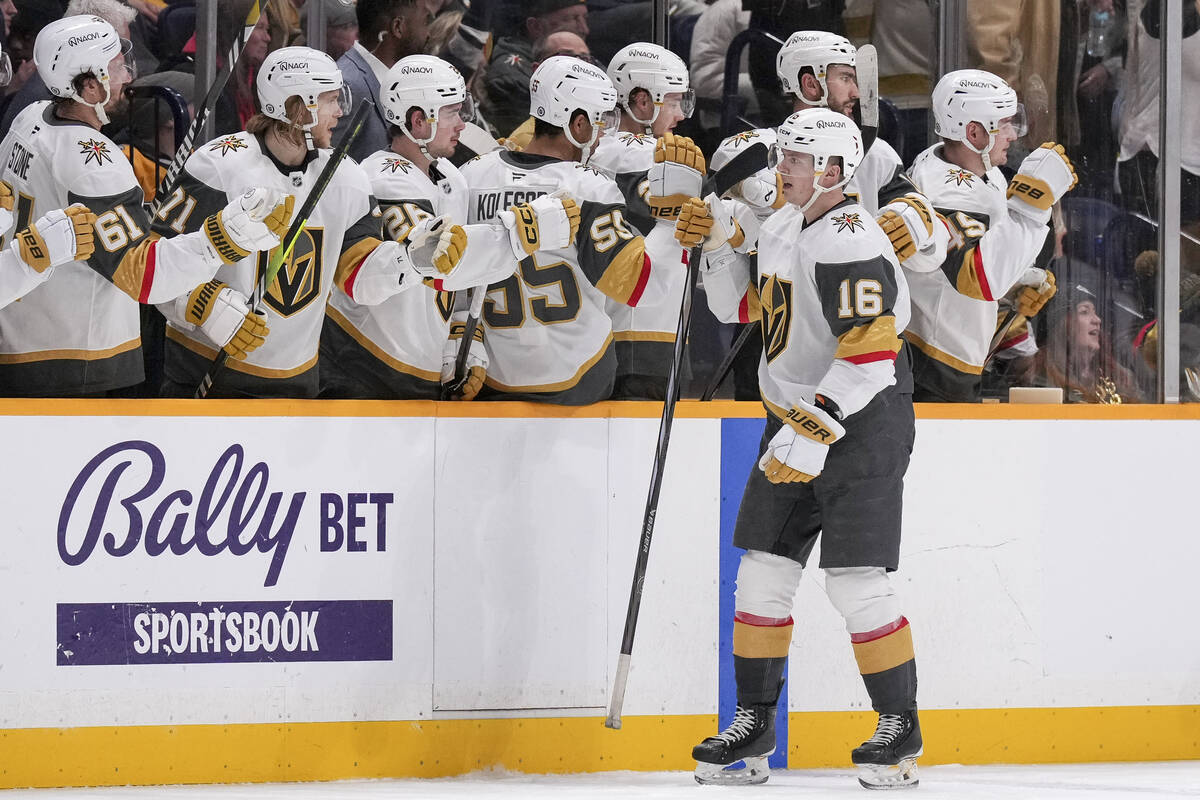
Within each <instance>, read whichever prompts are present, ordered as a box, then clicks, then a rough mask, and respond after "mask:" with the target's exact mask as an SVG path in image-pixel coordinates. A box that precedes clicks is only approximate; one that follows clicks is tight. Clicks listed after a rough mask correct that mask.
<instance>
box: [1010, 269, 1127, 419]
mask: <svg viewBox="0 0 1200 800" xmlns="http://www.w3.org/2000/svg"><path fill="white" fill-rule="evenodd" d="M1099 307H1100V301H1099V299H1098V297H1097V294H1096V292H1095V291H1093V290H1092V289H1090V288H1088V287H1087V286H1084V285H1083V284H1080V283H1072V284H1069V285H1065V286H1063V287H1062V288H1061V289H1060V290H1059V291H1058V293H1057V294H1056V295H1055V297H1054V298H1052V299H1051V301H1050V305H1049V307H1048V308H1047V309H1046V323H1047V324H1046V327H1047V331H1048V333H1047V336H1046V341H1045V342H1044V343H1043V344H1042V345H1041V346H1040V348H1039V349H1038V353H1037V355H1036V356H1035V357H1034V359H1033V367H1032V369H1031V370H1030V373H1029V374H1028V375H1027V377H1026V378H1025V379H1024V380H1023V381H1022V383H1023V384H1024V385H1026V386H1057V387H1061V388H1062V390H1063V399H1064V400H1065V401H1066V402H1068V403H1101V404H1118V403H1140V402H1142V397H1141V395H1140V394H1139V393H1138V391H1137V386H1136V381H1135V380H1134V376H1133V373H1132V372H1130V371H1129V370H1128V369H1126V368H1125V367H1123V366H1121V364H1120V363H1118V361H1117V359H1116V358H1115V357H1114V355H1113V352H1112V346H1111V344H1110V343H1109V342H1108V341H1106V339H1105V336H1104V335H1103V329H1102V322H1103V320H1102V319H1101V317H1100V313H1099Z"/></svg>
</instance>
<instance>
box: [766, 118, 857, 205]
mask: <svg viewBox="0 0 1200 800" xmlns="http://www.w3.org/2000/svg"><path fill="white" fill-rule="evenodd" d="M775 135H776V142H775V145H774V146H773V147H772V148H771V155H770V159H769V162H768V163H769V164H770V165H771V167H772V168H774V169H776V170H778V171H779V172H780V173H781V174H784V175H788V174H791V173H789V172H788V171H786V170H784V169H780V167H782V166H784V165H785V163H786V160H787V155H786V154H787V153H802V154H806V155H809V156H812V159H813V179H812V181H813V188H814V189H815V190H816V191H814V192H813V195H812V197H811V198H809V201H808V202H807V203H806V204H805V205H804V206H803V207H802V208H801V209H800V210H801V211H807V210H808V208H809V206H811V205H812V204H813V203H814V202H816V199H817V198H818V197H819V196H820V195H821V194H822V193H823V192H831V191H833V190H834V189H840V188H842V187H843V186H845V185H846V184H847V183H849V182H850V179H851V178H853V177H854V172H855V170H857V169H858V165H859V164H861V163H862V160H863V143H862V133H861V132H859V130H858V126H857V125H855V124H854V121H853V120H851V119H850V118H849V117H847V116H846V115H845V114H839V113H837V112H836V111H831V110H829V109H828V108H806V109H803V110H801V111H797V112H796V113H795V114H792V115H791V116H790V117H788V118H787V119H786V120H784V122H783V124H782V125H780V126H779V127H778V128H777V129H776V131H775ZM835 157H838V158H841V160H842V179H841V181H839V182H838V183H836V184H834V185H833V186H828V187H823V186H821V185H819V183H818V182H819V181H820V180H821V176H823V175H824V174H825V171H826V170H827V169H828V168H829V162H830V160H831V159H833V158H835Z"/></svg>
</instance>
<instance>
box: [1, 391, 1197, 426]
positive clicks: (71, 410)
mask: <svg viewBox="0 0 1200 800" xmlns="http://www.w3.org/2000/svg"><path fill="white" fill-rule="evenodd" d="M914 408H915V409H916V415H917V418H918V419H944V420H980V419H981V420H1033V419H1066V420H1101V421H1108V422H1120V421H1131V420H1200V403H1186V404H1180V405H1151V404H1146V405H1136V404H1131V405H1119V406H1117V405H1113V406H1108V405H1097V404H1090V403H1089V404H1085V403H1080V404H1072V405H1063V404H1060V403H1046V404H1016V405H1010V404H1008V403H916V404H915V406H914ZM786 414H787V409H781V410H780V411H779V415H780V418H782V417H783V416H784V415H786ZM661 415H662V403H657V402H653V401H631V400H609V401H605V402H603V403H594V404H592V405H590V406H557V405H552V404H549V403H525V402H517V401H493V402H474V403H459V402H445V403H437V402H433V401H429V400H290V399H271V400H265V399H264V400H219V399H212V398H210V399H206V400H191V399H188V400H176V399H151V400H140V399H138V400H135V399H125V398H120V399H116V398H112V399H86V400H85V399H78V398H38V399H25V398H15V397H4V398H0V416H7V417H303V418H320V417H375V418H379V417H386V418H392V419H396V418H405V417H418V418H427V417H433V418H437V417H472V418H476V419H610V418H612V419H658V418H659V417H660V416H661ZM765 415H766V414H765V412H764V410H763V406H762V404H761V403H756V402H752V401H733V400H713V401H711V402H707V403H702V402H700V401H699V400H680V401H679V402H678V403H676V405H675V417H676V419H762V418H763V417H764V416H765Z"/></svg>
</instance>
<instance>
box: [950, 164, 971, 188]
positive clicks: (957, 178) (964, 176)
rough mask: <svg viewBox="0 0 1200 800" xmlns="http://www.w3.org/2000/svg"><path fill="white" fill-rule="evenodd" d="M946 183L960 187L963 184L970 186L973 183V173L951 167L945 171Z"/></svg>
mask: <svg viewBox="0 0 1200 800" xmlns="http://www.w3.org/2000/svg"><path fill="white" fill-rule="evenodd" d="M946 183H953V184H954V185H955V186H962V185H963V184H964V183H965V184H966V185H967V186H972V185H974V183H975V173H973V172H968V171H967V170H965V169H961V168H958V167H951V168H950V169H948V170H946Z"/></svg>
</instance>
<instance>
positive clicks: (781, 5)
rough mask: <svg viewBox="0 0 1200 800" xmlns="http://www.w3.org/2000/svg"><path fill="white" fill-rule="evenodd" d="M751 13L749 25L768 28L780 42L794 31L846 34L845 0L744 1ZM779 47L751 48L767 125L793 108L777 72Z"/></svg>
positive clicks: (753, 74) (753, 73)
mask: <svg viewBox="0 0 1200 800" xmlns="http://www.w3.org/2000/svg"><path fill="white" fill-rule="evenodd" d="M742 7H743V8H745V9H746V10H748V11H749V12H750V27H751V28H758V29H759V30H762V31H765V32H767V33H769V34H771V35H772V36H774V37H775V38H776V39H778V40H779V41H780V43H783V42H786V41H787V40H788V37H789V36H791V35H792V33H793V32H795V31H827V32H829V33H836V34H838V35H839V36H844V35H845V33H846V26H845V23H844V22H843V21H842V14H843V13H845V10H846V0H743V3H742ZM778 53H779V48H778V47H752V48H750V80H751V81H752V82H753V84H754V91H755V93H756V94H757V95H758V104H759V107H760V108H761V114H762V119H763V124H764V125H776V124H778V123H780V122H782V121H783V120H784V119H786V118H787V117H788V115H790V114H791V113H792V111H793V109H792V105H791V102H790V98H789V97H787V96H786V95H785V94H784V93H783V91H782V87H781V86H780V84H779V77H778V76H777V75H776V74H775V56H776V55H777V54H778Z"/></svg>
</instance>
